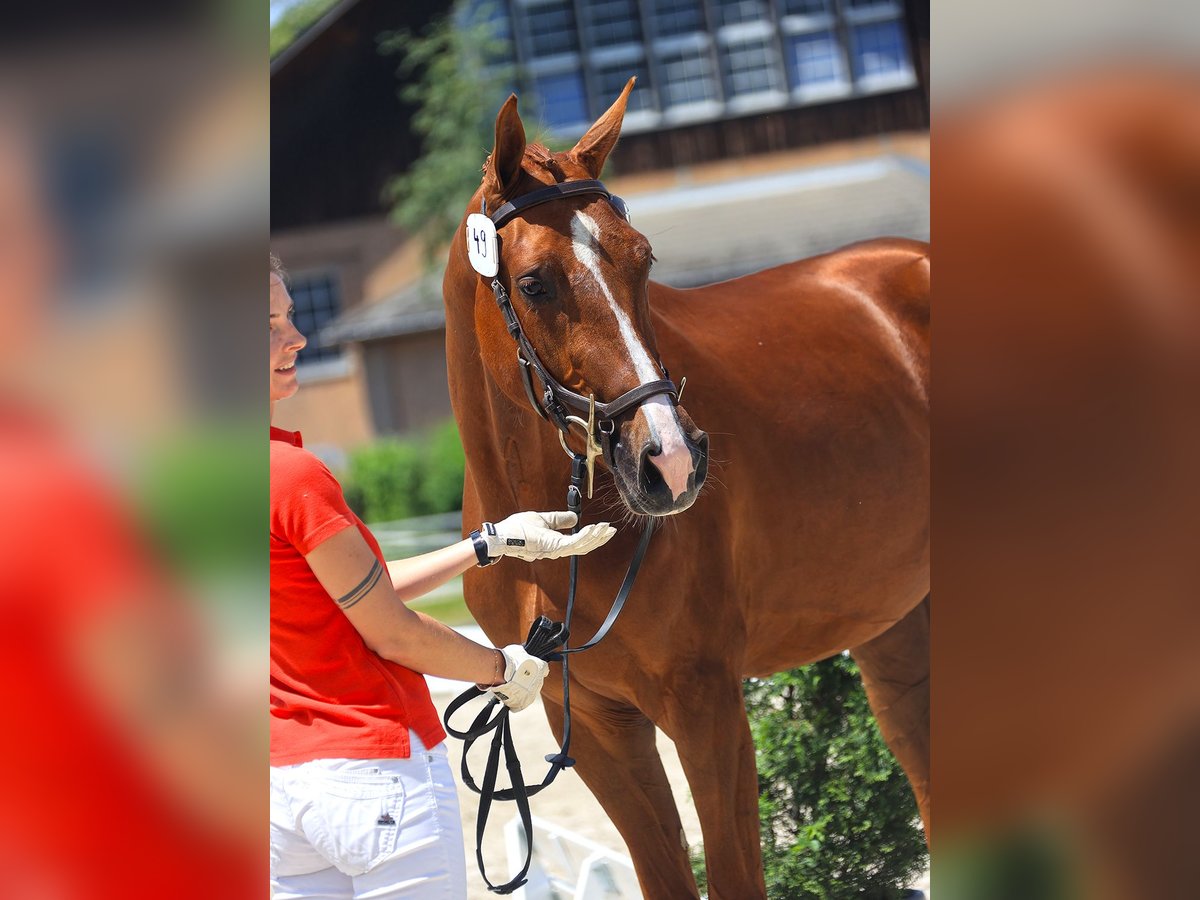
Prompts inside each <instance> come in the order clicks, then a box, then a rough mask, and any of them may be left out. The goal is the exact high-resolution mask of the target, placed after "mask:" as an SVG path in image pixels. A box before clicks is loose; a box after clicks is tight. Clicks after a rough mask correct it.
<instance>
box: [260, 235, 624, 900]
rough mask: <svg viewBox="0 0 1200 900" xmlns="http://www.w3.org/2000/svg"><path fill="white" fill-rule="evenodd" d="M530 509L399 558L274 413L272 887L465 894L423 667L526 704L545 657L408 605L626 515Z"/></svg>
mask: <svg viewBox="0 0 1200 900" xmlns="http://www.w3.org/2000/svg"><path fill="white" fill-rule="evenodd" d="M270 283H271V395H270V397H271V417H272V421H273V420H274V414H275V403H276V401H278V400H283V399H285V398H287V397H290V396H292V395H293V394H294V393H295V392H296V390H297V383H296V356H297V354H298V353H299V352H300V350H301V349H302V348H303V347H304V345H305V339H304V336H303V335H301V334H300V332H299V331H297V330H296V327H295V325H294V324H293V323H292V315H293V311H294V310H293V307H292V302H291V297H290V296H289V295H288V291H287V287H286V286H285V284H284V282H283V278H282V277H281V273H280V271H279V267H278V264H277V262H276V261H275V260H274V258H272V271H271V281H270ZM574 521H575V518H574V514H572V513H566V512H559V513H518V514H516V515H513V516H510V517H509V518H507V519H505V520H504V521H502V522H498V523H496V524H495V525H491V524H489V523H485V525H484V527H481V529H480V531H481V532H483V533H482V534H480V533H479V532H475V533H474V534H473V535H472V538H471V539H468V540H463V541H460V542H458V543H457V544H454V545H452V546H449V547H446V548H444V549H441V550H435V551H433V552H432V553H427V554H425V555H423V556H418V557H415V558H413V559H407V560H400V561H397V562H392V563H385V561H384V559H383V555H382V553H381V552H380V549H379V545H378V543H377V542H376V541H375V539H374V537H372V535H371V533H370V531H368V530H367V528H366V526H365V525H364V524H363V523H362V521H361V520H360V519H359V518H358V517H357V516H355V515H354V513H353V512H351V511H350V509H349V508H348V507H347V506H346V502H345V500H344V499H343V497H342V491H341V487H340V486H339V485H338V483H337V481H336V479H334V477H333V475H332V473H330V471H329V470H328V469H327V468H326V467H325V466H324V465H323V464H322V463H321V462H320V461H319V460H318V459H317V458H316V457H315V456H313V455H312V454H311V453H309V452H308V451H306V450H304V449H303V446H302V443H301V439H300V435H299V434H298V433H295V432H289V431H284V430H282V429H279V428H276V427H275V426H274V425H273V424H272V426H271V885H272V889H273V891H274V900H289V898H301V897H321V898H334V897H345V898H352V897H367V896H369V897H371V898H380V900H383V898H399V897H405V898H418V897H419V898H421V900H429V898H435V897H448V898H454V900H459V898H462V897H465V896H466V861H465V854H464V850H463V840H462V826H461V821H460V818H459V811H458V800H457V795H456V793H455V787H454V781H453V777H452V776H451V774H450V767H449V763H448V760H447V755H446V748H445V744H444V743H443V741H444V739H445V733H444V732H443V730H442V727H441V723H440V722H439V720H438V715H437V712H436V711H435V709H434V707H433V704H432V702H431V701H430V699H429V690H428V688H427V687H426V685H425V680H424V678H423V677H422V674H419V673H423V674H427V675H436V676H440V677H443V678H454V679H459V680H462V681H473V682H476V683H477V684H479V685H481V686H483V685H487V686H490V687H493V688H494V691H495V693H496V695H497V696H498V697H500V698H501V699H502V701H503V702H504V703H505V704H507V705H508V706H509V707H511V708H512V709H523V708H525V707H526V706H528V705H529V704H530V703H532V702H533V700H534V698H535V697H536V696H537V694H538V692H539V691H540V689H541V685H542V681H543V679H544V678H545V675H546V670H547V669H548V666H547V664H546V663H545V662H543V661H542V660H539V659H535V658H533V657H531V656H529V655H528V654H526V653H525V652H524V650H523V649H522V648H521V647H520V646H519V645H512V646H509V647H505V648H504V649H503V650H498V649H495V648H489V647H484V646H481V645H479V644H476V643H474V642H473V641H470V640H468V639H466V638H464V637H462V636H461V635H459V634H457V633H456V632H454V631H453V630H451V629H449V628H447V627H446V626H444V625H442V624H440V623H438V622H436V621H434V620H433V619H430V618H429V617H427V616H425V615H423V614H421V613H417V612H413V611H412V610H410V609H409V608H408V607H407V606H405V603H406V602H408V601H410V600H412V599H414V598H416V597H419V596H420V595H422V594H424V593H426V592H427V591H429V590H431V589H433V588H434V587H437V586H438V585H440V584H443V583H444V582H446V581H448V580H450V579H451V578H454V577H455V576H457V575H460V574H461V573H462V572H464V571H465V570H466V569H468V568H469V567H470V566H472V565H481V566H482V565H490V564H491V563H493V562H496V561H498V560H499V557H500V556H503V555H513V556H517V557H519V558H521V559H525V560H535V559H553V558H557V557H560V556H567V555H575V554H582V553H587V552H588V551H590V550H593V549H595V548H596V547H599V546H600V545H601V544H604V543H605V542H606V541H608V539H609V538H611V537H612V535H613V534H614V533H615V529H613V528H612V527H610V526H609V525H607V524H605V523H597V524H594V525H589V526H588V527H586V528H584V529H582V530H581V531H580V532H579V533H578V534H575V535H564V534H561V533H559V532H558V531H556V530H555V529H558V528H567V527H570V526H571V525H573V524H574Z"/></svg>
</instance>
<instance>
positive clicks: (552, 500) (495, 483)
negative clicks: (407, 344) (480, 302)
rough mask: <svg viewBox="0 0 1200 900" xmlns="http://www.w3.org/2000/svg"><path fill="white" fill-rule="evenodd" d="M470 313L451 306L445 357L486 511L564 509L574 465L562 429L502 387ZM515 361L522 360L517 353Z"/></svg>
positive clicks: (457, 414)
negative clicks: (486, 358) (564, 448)
mask: <svg viewBox="0 0 1200 900" xmlns="http://www.w3.org/2000/svg"><path fill="white" fill-rule="evenodd" d="M465 318H466V316H465V313H463V312H462V311H459V316H456V315H455V313H454V312H453V311H452V310H451V309H450V308H447V319H446V324H447V331H446V334H447V340H446V357H447V364H448V370H449V378H450V395H451V399H452V401H453V405H454V413H455V417H456V419H457V420H458V427H459V433H460V435H461V437H462V442H463V447H464V449H465V451H466V457H467V467H468V469H469V470H470V472H471V477H472V479H473V481H474V482H475V486H476V490H477V491H478V493H479V499H480V502H481V503H482V505H483V506H484V511H485V512H486V513H487V514H489V515H499V514H500V513H502V512H505V511H507V512H515V511H516V510H518V509H557V508H560V507H561V505H562V504H563V502H564V500H565V491H566V487H565V479H566V475H567V473H568V472H569V471H570V464H569V462H568V460H567V458H566V456H565V455H564V454H563V451H562V449H561V448H560V447H559V445H558V441H557V438H556V435H557V432H556V430H555V428H554V426H553V425H551V424H550V423H548V422H545V421H543V420H542V419H540V418H538V417H537V415H536V414H535V413H534V412H533V409H532V408H531V407H529V406H528V405H527V404H526V405H523V406H514V404H513V402H512V401H511V400H509V398H508V397H507V396H506V395H505V394H504V393H503V392H502V391H501V390H500V388H499V386H498V385H497V384H496V382H495V381H494V380H493V378H492V377H491V375H490V374H489V372H488V369H487V366H486V365H484V362H483V359H482V357H481V355H480V348H479V343H478V341H477V340H476V339H475V328H474V322H473V321H463V320H460V319H465ZM512 364H513V366H514V367H515V366H516V365H517V363H516V357H515V354H514V357H513V363H512ZM560 480H561V481H562V482H563V484H562V486H560V485H559V484H558V482H559V481H560ZM560 495H561V496H560ZM547 504H549V505H547Z"/></svg>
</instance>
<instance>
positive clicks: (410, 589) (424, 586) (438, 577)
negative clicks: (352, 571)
mask: <svg viewBox="0 0 1200 900" xmlns="http://www.w3.org/2000/svg"><path fill="white" fill-rule="evenodd" d="M477 562H479V558H478V557H477V556H476V555H475V547H474V546H473V545H472V544H471V542H470V541H468V540H461V541H459V542H458V543H457V544H451V545H450V546H449V547H443V548H442V549H440V550H433V551H431V552H429V553H422V554H421V555H420V556H413V557H410V558H408V559H395V560H392V561H391V562H389V563H388V564H387V574H388V578H389V580H390V581H391V583H392V587H393V588H394V589H395V591H396V596H397V597H399V598H400V599H401V600H402V601H403V602H405V603H411V602H412V601H413V600H415V599H417V598H418V597H420V596H423V595H424V594H428V593H429V592H430V591H432V590H433V589H434V588H436V587H441V586H442V585H443V584H445V583H446V582H447V581H449V580H450V579H451V578H454V577H456V576H458V575H461V574H462V573H463V572H465V571H467V569H469V568H471V566H473V565H475V564H476V563H477Z"/></svg>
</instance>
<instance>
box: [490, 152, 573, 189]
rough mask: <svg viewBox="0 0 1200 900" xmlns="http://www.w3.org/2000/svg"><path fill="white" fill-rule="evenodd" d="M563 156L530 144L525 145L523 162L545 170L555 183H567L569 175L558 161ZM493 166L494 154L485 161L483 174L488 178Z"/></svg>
mask: <svg viewBox="0 0 1200 900" xmlns="http://www.w3.org/2000/svg"><path fill="white" fill-rule="evenodd" d="M560 155H561V154H557V153H555V152H554V151H553V150H550V149H548V148H547V147H545V146H543V145H542V144H537V143H528V144H526V145H525V158H524V160H523V162H525V163H533V164H534V165H536V166H540V167H541V168H542V169H545V170H546V171H547V172H548V173H549V174H550V175H551V176H552V177H553V178H554V180H555V181H558V182H561V181H565V180H566V177H567V174H566V172H564V171H563V168H562V164H561V163H560V162H559V161H558V157H559V156H560ZM491 165H492V154H490V153H489V154H488V155H487V159H485V160H484V161H483V168H482V170H481V172H482V174H483V175H484V176H485V177H486V176H487V172H488V168H489V167H490V166H491Z"/></svg>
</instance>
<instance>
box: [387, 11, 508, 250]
mask: <svg viewBox="0 0 1200 900" xmlns="http://www.w3.org/2000/svg"><path fill="white" fill-rule="evenodd" d="M490 15H491V13H490V8H489V7H487V6H474V5H472V6H465V5H464V4H462V3H459V4H456V6H455V8H454V10H453V11H452V12H451V13H450V15H448V16H446V17H444V18H441V19H438V20H436V21H434V22H433V23H431V24H430V25H429V26H428V27H427V28H426V29H425V30H424V31H422V32H421V33H420V34H414V33H412V32H411V31H407V30H405V31H397V32H389V33H387V34H385V35H381V36H380V42H379V46H380V50H381V52H384V53H394V54H397V55H398V56H399V57H400V65H399V68H398V70H397V74H398V75H399V77H400V80H401V84H402V87H401V88H400V96H401V98H402V99H404V100H405V101H406V102H408V103H410V104H412V105H413V106H414V107H415V109H416V112H415V113H414V114H413V117H412V120H411V123H412V129H413V131H414V132H415V133H416V134H417V135H419V136H420V138H421V142H422V155H421V157H420V159H418V160H417V161H416V163H414V164H413V166H412V167H411V168H410V169H409V170H408V171H407V172H404V173H403V174H401V175H398V176H396V177H395V178H394V179H392V181H391V182H390V183H389V185H388V188H387V192H388V199H389V200H390V202H391V203H392V204H393V206H392V214H393V217H394V218H395V220H396V221H397V222H398V223H399V224H400V225H402V226H403V227H404V228H405V229H407V230H408V231H409V232H410V233H411V234H414V235H416V236H417V237H418V238H419V239H420V240H421V241H422V243H423V244H424V246H425V249H426V251H427V253H428V254H429V255H430V256H432V254H433V253H434V252H436V251H437V250H438V249H439V248H440V247H441V246H443V245H444V244H445V243H446V242H447V241H448V240H449V239H450V237H451V236H452V235H453V234H454V232H455V230H456V229H457V228H458V224H459V221H460V220H461V218H462V214H463V210H464V209H465V208H466V204H467V201H468V200H469V199H470V197H471V195H472V194H473V193H474V192H475V189H476V188H478V187H479V181H480V172H481V166H482V164H483V160H484V159H485V158H486V156H487V154H488V152H489V151H490V150H491V147H492V143H493V141H494V122H495V116H496V112H497V111H498V110H499V109H500V106H501V104H502V103H503V102H504V99H505V96H506V86H507V85H510V84H511V83H512V81H513V70H512V67H511V66H510V65H508V64H507V63H505V62H504V60H506V59H507V42H506V41H505V40H504V39H503V38H501V37H499V36H498V33H497V29H496V28H495V26H494V24H493V23H492V20H491V18H490Z"/></svg>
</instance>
